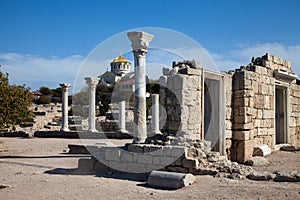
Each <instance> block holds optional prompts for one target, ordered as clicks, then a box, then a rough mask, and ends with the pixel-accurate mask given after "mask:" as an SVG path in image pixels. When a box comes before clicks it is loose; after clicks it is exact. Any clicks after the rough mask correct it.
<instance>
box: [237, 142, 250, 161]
mask: <svg viewBox="0 0 300 200" xmlns="http://www.w3.org/2000/svg"><path fill="white" fill-rule="evenodd" d="M253 146H254V142H253V140H247V141H238V144H237V161H238V162H240V163H244V162H245V161H246V160H248V159H249V158H251V157H252V154H253Z"/></svg>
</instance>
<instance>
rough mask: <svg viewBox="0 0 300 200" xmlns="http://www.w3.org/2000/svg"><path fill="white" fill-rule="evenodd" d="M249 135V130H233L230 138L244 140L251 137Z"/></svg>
mask: <svg viewBox="0 0 300 200" xmlns="http://www.w3.org/2000/svg"><path fill="white" fill-rule="evenodd" d="M251 136H252V135H251V131H233V135H232V139H234V140H244V141H245V140H250V139H252V137H251Z"/></svg>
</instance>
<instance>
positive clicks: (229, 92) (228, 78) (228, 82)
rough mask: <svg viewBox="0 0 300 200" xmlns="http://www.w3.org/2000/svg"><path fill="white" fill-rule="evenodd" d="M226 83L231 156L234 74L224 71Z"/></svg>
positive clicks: (226, 129) (227, 150) (226, 112)
mask: <svg viewBox="0 0 300 200" xmlns="http://www.w3.org/2000/svg"><path fill="white" fill-rule="evenodd" d="M223 75H224V84H225V96H226V105H225V106H226V108H225V134H226V154H227V157H228V158H230V148H231V145H232V140H231V138H232V121H233V111H232V95H233V92H232V77H233V75H232V74H227V73H224V74H223Z"/></svg>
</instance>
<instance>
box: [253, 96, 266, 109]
mask: <svg viewBox="0 0 300 200" xmlns="http://www.w3.org/2000/svg"><path fill="white" fill-rule="evenodd" d="M264 105H265V104H264V96H263V95H256V96H255V98H254V107H255V108H258V109H263V108H264Z"/></svg>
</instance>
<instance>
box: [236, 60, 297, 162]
mask: <svg viewBox="0 0 300 200" xmlns="http://www.w3.org/2000/svg"><path fill="white" fill-rule="evenodd" d="M277 70H281V71H282V72H283V74H284V76H286V78H281V77H279V79H277V78H278V77H275V75H274V71H277ZM293 76H294V74H293V71H292V69H291V64H290V62H289V61H286V60H283V59H281V58H278V57H275V56H273V55H270V54H266V55H265V56H262V57H260V58H253V59H252V62H251V63H250V64H249V65H248V66H247V67H241V68H240V69H238V70H236V71H235V73H234V76H233V101H232V102H233V116H234V117H233V126H232V130H233V134H232V147H231V159H232V160H235V161H238V162H245V161H246V160H247V159H249V158H250V157H251V156H252V153H253V147H255V146H259V145H261V144H267V145H268V146H269V147H271V148H272V149H273V150H275V132H276V130H275V106H276V105H275V88H276V85H280V86H283V87H285V88H287V91H288V96H287V104H289V105H287V106H288V107H290V113H289V116H288V117H289V119H288V120H289V122H288V128H289V138H288V139H287V140H288V141H290V143H291V144H296V145H297V144H299V139H300V138H299V135H300V132H299V125H300V124H299V122H300V121H299V120H300V116H299V111H300V101H299V100H300V98H299V97H300V96H299V95H300V93H299V91H300V90H299V89H300V87H299V85H297V84H296V80H294V81H292V82H291V83H290V82H289V81H291V80H292V79H293Z"/></svg>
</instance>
